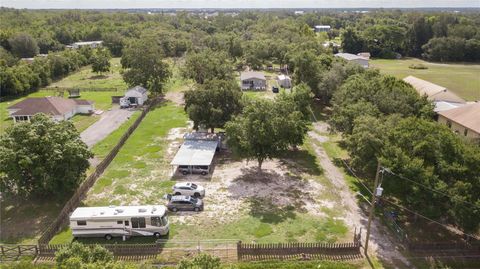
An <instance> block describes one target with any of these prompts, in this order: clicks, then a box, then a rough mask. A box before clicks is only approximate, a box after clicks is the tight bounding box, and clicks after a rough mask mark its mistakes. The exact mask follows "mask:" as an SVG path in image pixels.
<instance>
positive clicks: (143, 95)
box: [125, 86, 148, 106]
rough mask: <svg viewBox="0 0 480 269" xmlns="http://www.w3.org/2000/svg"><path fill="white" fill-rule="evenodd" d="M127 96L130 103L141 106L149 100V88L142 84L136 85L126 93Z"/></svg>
mask: <svg viewBox="0 0 480 269" xmlns="http://www.w3.org/2000/svg"><path fill="white" fill-rule="evenodd" d="M125 98H127V99H128V101H130V104H132V105H140V106H141V105H143V104H144V103H145V101H147V100H148V94H147V89H145V88H143V87H141V86H135V87H133V88H131V89H129V90H128V91H127V92H126V93H125Z"/></svg>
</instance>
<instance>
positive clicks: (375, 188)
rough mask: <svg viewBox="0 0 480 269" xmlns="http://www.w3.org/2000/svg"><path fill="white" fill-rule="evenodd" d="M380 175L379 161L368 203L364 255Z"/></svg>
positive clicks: (366, 248)
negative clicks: (369, 203)
mask: <svg viewBox="0 0 480 269" xmlns="http://www.w3.org/2000/svg"><path fill="white" fill-rule="evenodd" d="M379 177H380V161H378V163H377V173H376V174H375V183H374V184H373V185H374V187H373V190H372V204H371V205H370V213H369V216H368V224H367V236H366V238H365V248H364V249H365V256H368V254H367V250H368V240H369V239H370V228H371V225H372V219H373V213H374V212H375V200H376V198H377V196H376V190H377V187H378V179H379Z"/></svg>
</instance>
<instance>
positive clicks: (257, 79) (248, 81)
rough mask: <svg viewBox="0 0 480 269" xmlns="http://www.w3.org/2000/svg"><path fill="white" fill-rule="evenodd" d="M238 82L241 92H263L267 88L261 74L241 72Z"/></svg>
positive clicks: (265, 80) (263, 76)
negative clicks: (239, 82)
mask: <svg viewBox="0 0 480 269" xmlns="http://www.w3.org/2000/svg"><path fill="white" fill-rule="evenodd" d="M240 81H241V84H242V85H241V86H242V90H265V89H266V88H267V79H266V78H265V75H264V74H263V73H262V72H255V71H246V72H242V73H241V74H240Z"/></svg>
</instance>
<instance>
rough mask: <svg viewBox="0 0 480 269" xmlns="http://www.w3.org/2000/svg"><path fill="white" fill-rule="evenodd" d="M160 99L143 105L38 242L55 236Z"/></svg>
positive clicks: (45, 242)
mask: <svg viewBox="0 0 480 269" xmlns="http://www.w3.org/2000/svg"><path fill="white" fill-rule="evenodd" d="M160 101H161V99H154V100H153V101H152V102H151V103H150V104H149V105H148V106H146V107H145V109H144V110H143V111H142V114H141V115H140V116H139V117H138V118H137V119H136V120H135V122H134V123H133V124H132V125H131V126H130V127H129V128H128V130H127V131H126V132H125V133H124V134H123V136H122V137H121V138H120V140H119V141H118V143H117V144H116V145H115V147H113V149H112V150H111V151H110V153H108V155H107V156H106V157H105V159H103V160H102V161H101V162H100V163H99V164H98V165H97V167H95V171H94V172H93V173H92V174H91V175H90V176H88V177H87V179H86V180H85V181H83V182H82V184H81V185H80V187H79V188H78V189H77V190H76V191H75V193H74V194H73V196H72V198H70V200H68V201H67V203H66V204H65V205H64V207H63V209H62V211H60V213H59V214H58V216H57V218H56V219H55V220H54V221H53V222H52V223H51V224H50V225H49V226H48V227H47V229H45V231H44V232H43V234H42V236H41V237H40V239H38V243H39V244H42V245H45V244H48V242H50V240H51V239H52V238H53V236H55V234H56V233H57V232H58V231H59V230H61V229H62V228H63V227H64V226H65V225H66V224H67V223H68V218H69V215H70V213H71V212H72V211H73V210H74V209H75V208H77V207H78V205H79V204H80V202H81V201H82V199H83V198H84V197H85V195H86V194H87V192H88V190H89V189H90V188H91V187H92V186H93V184H95V182H96V181H97V179H98V178H99V177H100V176H101V175H102V173H103V172H104V171H105V169H106V168H107V167H108V165H109V164H110V162H112V160H113V159H114V158H115V156H116V155H117V153H118V151H119V150H120V149H121V148H122V146H123V145H124V144H125V142H126V141H127V139H128V138H129V137H130V135H131V134H132V133H133V131H135V129H136V128H137V127H138V125H140V123H141V122H142V120H143V118H145V116H146V115H147V113H148V112H149V111H150V109H151V108H152V107H153V106H155V105H156V104H158V103H159V102H160Z"/></svg>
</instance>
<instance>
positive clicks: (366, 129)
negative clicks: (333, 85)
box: [330, 70, 480, 233]
mask: <svg viewBox="0 0 480 269" xmlns="http://www.w3.org/2000/svg"><path fill="white" fill-rule="evenodd" d="M332 106H333V114H332V117H331V120H330V121H331V124H332V126H333V127H334V129H335V130H338V131H341V132H343V134H344V137H345V142H346V146H347V149H348V152H349V155H350V157H351V164H352V165H353V167H354V168H355V169H356V170H357V171H359V172H361V173H363V174H364V175H366V176H367V177H368V178H373V177H374V174H375V171H376V166H377V162H378V161H379V162H380V163H381V165H382V166H383V167H386V168H388V169H389V170H390V171H391V172H392V173H389V172H385V173H384V176H383V182H382V186H383V188H384V194H383V198H385V199H387V200H389V201H394V202H395V203H400V204H401V205H402V206H405V207H407V208H409V209H411V210H414V211H416V212H418V213H420V214H422V215H425V216H427V217H429V218H432V219H435V220H441V221H442V222H448V223H452V224H455V225H458V226H459V227H461V229H463V230H464V231H467V232H473V233H476V232H477V231H478V229H479V228H480V222H479V220H480V148H479V147H478V146H476V145H473V144H470V143H469V142H467V141H464V140H463V139H462V138H460V137H459V136H457V135H456V134H455V133H453V132H451V130H449V129H448V128H447V127H446V126H443V125H440V124H438V123H436V122H434V121H433V120H432V115H433V112H432V104H431V103H430V102H428V101H427V100H426V98H424V97H420V96H419V95H418V94H417V93H416V92H415V90H414V89H413V88H412V87H411V86H410V85H409V84H407V83H405V82H403V81H401V80H398V79H396V78H394V77H390V76H384V75H381V74H379V73H378V72H377V71H374V70H369V71H366V72H364V73H361V74H356V75H353V76H351V77H350V78H348V79H347V80H346V81H345V83H344V84H343V85H341V86H340V87H339V89H338V90H337V91H336V92H335V93H334V94H333V98H332Z"/></svg>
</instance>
